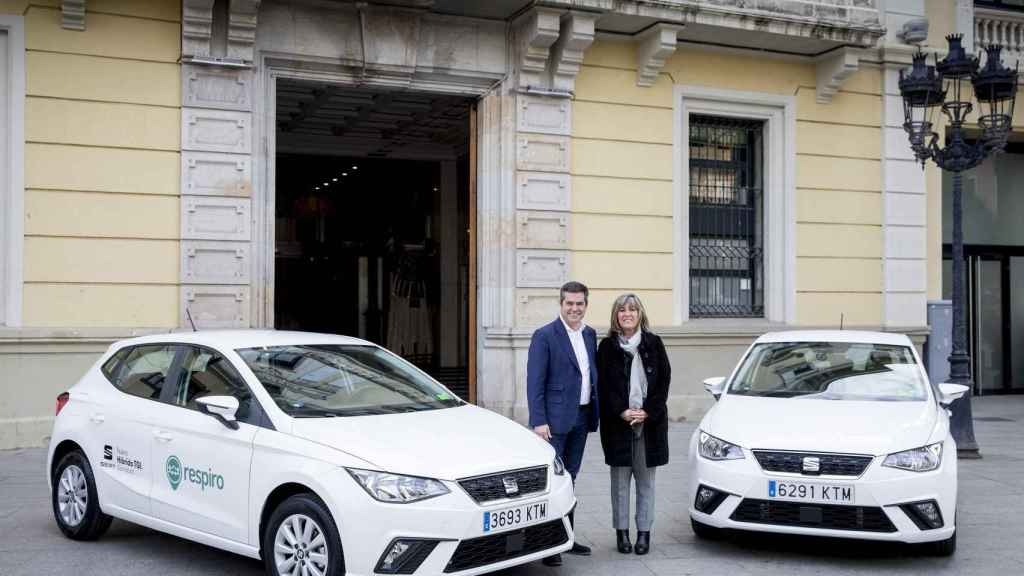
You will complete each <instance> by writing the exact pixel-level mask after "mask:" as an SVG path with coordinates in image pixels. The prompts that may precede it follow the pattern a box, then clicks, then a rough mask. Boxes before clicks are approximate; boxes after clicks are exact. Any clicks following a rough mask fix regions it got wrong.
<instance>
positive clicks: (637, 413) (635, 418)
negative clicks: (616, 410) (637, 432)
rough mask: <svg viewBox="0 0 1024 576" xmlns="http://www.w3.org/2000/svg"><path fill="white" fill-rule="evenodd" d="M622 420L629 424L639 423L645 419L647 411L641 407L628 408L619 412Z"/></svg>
mask: <svg viewBox="0 0 1024 576" xmlns="http://www.w3.org/2000/svg"><path fill="white" fill-rule="evenodd" d="M620 416H621V417H622V419H623V420H625V421H626V422H628V423H629V425H630V426H632V425H634V424H641V423H643V421H644V420H646V419H647V412H644V410H643V409H641V408H628V409H626V410H623V411H622V414H620Z"/></svg>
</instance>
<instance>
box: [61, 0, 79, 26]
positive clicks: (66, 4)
mask: <svg viewBox="0 0 1024 576" xmlns="http://www.w3.org/2000/svg"><path fill="white" fill-rule="evenodd" d="M60 12H61V24H60V25H61V27H62V28H66V29H68V30H85V0H64V1H63V2H62V3H61V5H60Z"/></svg>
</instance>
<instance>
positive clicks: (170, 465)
mask: <svg viewBox="0 0 1024 576" xmlns="http://www.w3.org/2000/svg"><path fill="white" fill-rule="evenodd" d="M164 468H165V469H166V470H167V481H168V482H170V483H171V489H173V490H177V489H178V485H179V484H181V460H178V457H177V456H174V455H172V456H169V457H168V458H167V464H166V465H165V466H164Z"/></svg>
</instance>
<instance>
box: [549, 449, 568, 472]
mask: <svg viewBox="0 0 1024 576" xmlns="http://www.w3.org/2000/svg"><path fill="white" fill-rule="evenodd" d="M551 467H552V468H554V470H555V476H565V463H564V462H562V459H561V458H559V456H558V455H557V454H555V461H554V462H552V463H551Z"/></svg>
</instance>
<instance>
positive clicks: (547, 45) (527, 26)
mask: <svg viewBox="0 0 1024 576" xmlns="http://www.w3.org/2000/svg"><path fill="white" fill-rule="evenodd" d="M561 16H562V11H561V10H552V9H550V8H534V9H533V10H530V11H529V12H527V13H526V14H523V15H522V16H520V17H519V19H518V20H517V21H516V23H515V24H514V26H515V30H516V46H517V49H518V57H517V64H518V66H517V68H518V72H519V82H518V86H519V88H521V89H526V88H529V87H530V86H533V87H535V88H536V87H542V86H543V84H544V80H545V77H546V76H547V64H548V56H549V54H550V51H551V45H552V44H554V43H555V41H556V40H558V31H559V29H560V27H561Z"/></svg>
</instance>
